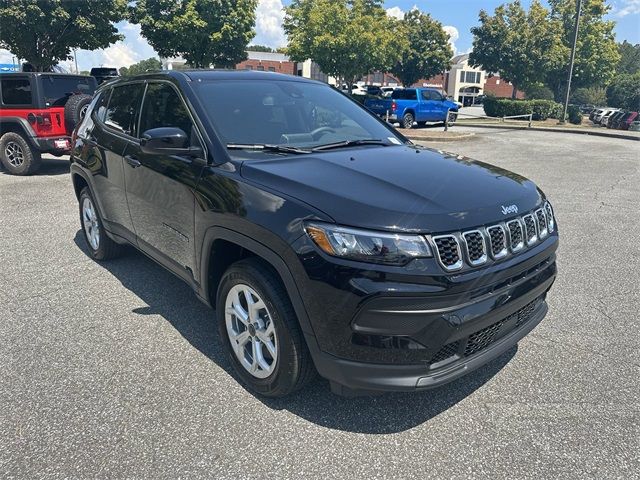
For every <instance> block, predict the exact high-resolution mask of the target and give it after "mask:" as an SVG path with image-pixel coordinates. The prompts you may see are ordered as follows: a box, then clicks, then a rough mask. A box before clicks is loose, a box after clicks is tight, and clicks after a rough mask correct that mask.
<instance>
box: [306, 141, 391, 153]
mask: <svg viewBox="0 0 640 480" xmlns="http://www.w3.org/2000/svg"><path fill="white" fill-rule="evenodd" d="M357 145H382V146H384V147H388V146H390V145H393V144H391V143H389V142H386V141H384V140H381V139H379V138H368V139H364V140H344V141H342V142H335V143H327V144H326V145H318V146H317V147H314V148H312V151H314V152H317V151H320V150H332V149H334V148H345V147H355V146H357Z"/></svg>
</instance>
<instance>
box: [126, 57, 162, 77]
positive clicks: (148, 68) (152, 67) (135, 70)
mask: <svg viewBox="0 0 640 480" xmlns="http://www.w3.org/2000/svg"><path fill="white" fill-rule="evenodd" d="M157 70H162V62H160V60H158V59H157V58H155V57H151V58H147V59H146V60H141V61H139V62H138V63H134V64H133V65H131V66H130V67H122V68H121V69H120V75H122V76H131V75H139V74H141V73H145V72H154V71H157Z"/></svg>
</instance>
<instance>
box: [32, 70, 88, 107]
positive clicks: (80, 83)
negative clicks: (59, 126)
mask: <svg viewBox="0 0 640 480" xmlns="http://www.w3.org/2000/svg"><path fill="white" fill-rule="evenodd" d="M41 81H42V90H43V93H44V101H45V105H46V106H47V107H64V105H65V104H66V103H67V100H68V99H69V97H70V96H71V95H78V94H85V95H93V92H94V91H95V89H96V81H95V79H94V78H90V77H63V76H56V75H43V76H42V80H41Z"/></svg>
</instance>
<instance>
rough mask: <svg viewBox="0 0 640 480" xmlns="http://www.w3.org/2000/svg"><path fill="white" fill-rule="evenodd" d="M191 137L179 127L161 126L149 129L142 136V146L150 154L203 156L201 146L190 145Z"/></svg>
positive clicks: (143, 150)
mask: <svg viewBox="0 0 640 480" xmlns="http://www.w3.org/2000/svg"><path fill="white" fill-rule="evenodd" d="M189 142H190V139H189V137H188V136H187V134H186V133H185V132H184V130H182V129H180V128H177V127H159V128H152V129H151V130H147V131H146V132H144V133H143V134H142V137H141V138H140V148H141V150H142V152H143V153H146V154H148V155H179V156H185V157H201V156H202V155H203V154H204V152H203V151H202V149H201V148H200V147H192V146H190V145H189Z"/></svg>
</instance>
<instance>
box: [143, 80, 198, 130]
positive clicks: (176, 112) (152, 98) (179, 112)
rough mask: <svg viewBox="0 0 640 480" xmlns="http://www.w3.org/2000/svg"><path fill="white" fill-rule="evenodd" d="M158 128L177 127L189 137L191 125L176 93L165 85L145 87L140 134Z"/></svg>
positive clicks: (189, 118) (158, 84)
mask: <svg viewBox="0 0 640 480" xmlns="http://www.w3.org/2000/svg"><path fill="white" fill-rule="evenodd" d="M158 127H177V128H180V129H182V130H183V131H184V132H185V133H186V134H187V136H189V137H191V134H192V130H193V123H192V122H191V117H189V114H188V113H187V108H186V106H185V105H184V102H183V101H182V99H181V98H180V96H179V95H178V93H177V92H176V91H175V90H174V89H173V88H172V87H171V85H169V84H167V83H151V84H149V86H148V87H147V93H146V94H145V97H144V105H143V107H142V117H140V133H141V134H142V133H144V132H146V131H147V130H151V129H152V128H158Z"/></svg>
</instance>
